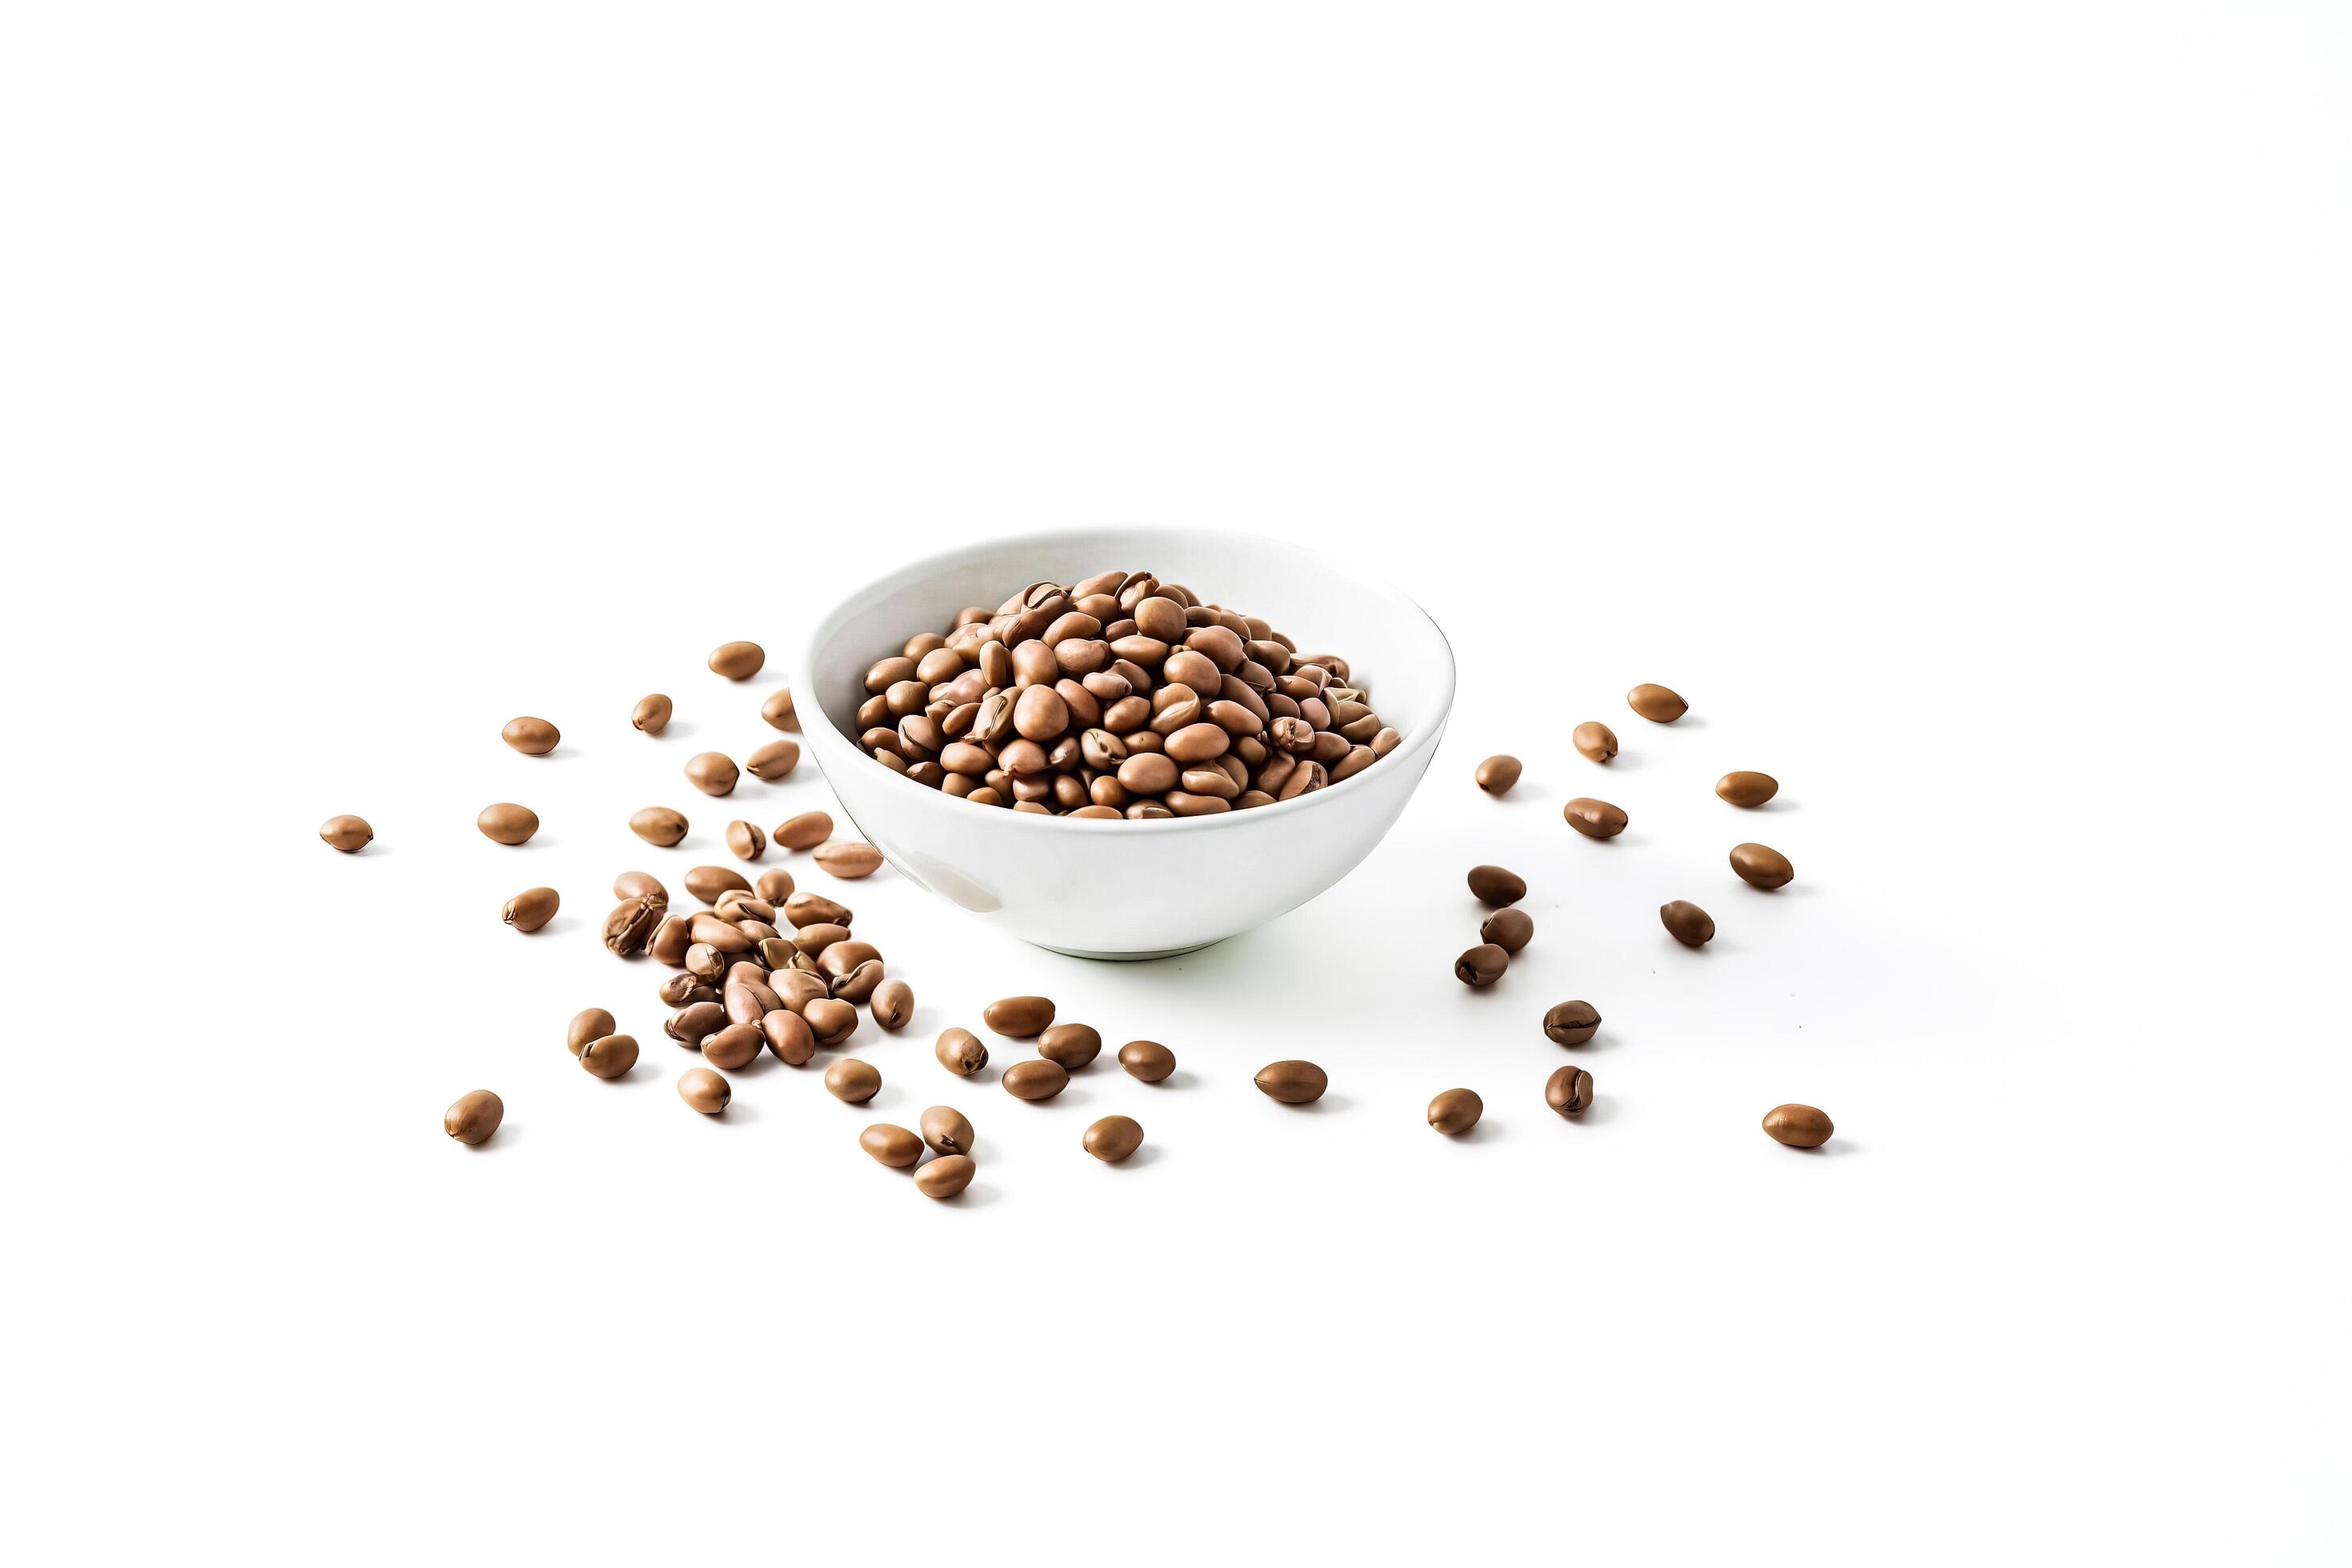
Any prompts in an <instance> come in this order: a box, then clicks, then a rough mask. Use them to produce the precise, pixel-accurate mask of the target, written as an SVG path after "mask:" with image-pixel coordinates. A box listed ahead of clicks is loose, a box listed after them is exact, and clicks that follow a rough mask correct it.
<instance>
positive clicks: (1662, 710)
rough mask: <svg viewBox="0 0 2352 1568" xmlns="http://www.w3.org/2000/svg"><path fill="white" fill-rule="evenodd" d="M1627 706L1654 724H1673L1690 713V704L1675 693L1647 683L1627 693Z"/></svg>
mask: <svg viewBox="0 0 2352 1568" xmlns="http://www.w3.org/2000/svg"><path fill="white" fill-rule="evenodd" d="M1625 705H1626V706H1627V707H1629V708H1631V709H1633V711H1634V712H1636V713H1639V714H1640V715H1641V716H1642V717H1643V718H1644V719H1647V720H1648V721H1650V722H1651V723H1653V724H1671V723H1673V722H1674V721H1675V720H1677V719H1679V718H1681V717H1682V716H1683V715H1684V714H1685V713H1687V712H1689V711H1690V704H1689V703H1687V702H1685V701H1684V700H1682V699H1681V698H1680V697H1679V696H1677V695H1675V693H1674V692H1673V691H1670V690H1668V689H1666V688H1665V687H1663V686H1653V685H1651V684H1649V683H1648V682H1647V681H1644V682H1643V684H1641V685H1639V686H1637V687H1635V688H1633V690H1631V691H1628V692H1627V693H1625Z"/></svg>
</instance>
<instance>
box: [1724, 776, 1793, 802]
mask: <svg viewBox="0 0 2352 1568" xmlns="http://www.w3.org/2000/svg"><path fill="white" fill-rule="evenodd" d="M1715 793H1716V794H1717V795H1721V796H1722V797H1723V798H1724V799H1726V800H1727V801H1729V802H1730V803H1731V804H1732V805H1763V804H1764V803H1765V802H1766V801H1768V800H1770V799H1771V798H1772V797H1773V796H1774V795H1779V794H1780V780H1779V779H1776V778H1774V777H1773V776H1772V775H1771V774H1770V773H1726V774H1724V775H1723V776H1722V777H1721V778H1719V779H1717V780H1716V781H1715Z"/></svg>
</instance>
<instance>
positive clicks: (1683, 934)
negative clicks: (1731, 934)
mask: <svg viewBox="0 0 2352 1568" xmlns="http://www.w3.org/2000/svg"><path fill="white" fill-rule="evenodd" d="M1658 919H1659V921H1662V922H1663V923H1664V926H1665V928H1666V934H1667V935H1668V936H1671V937H1673V938H1674V939H1675V941H1676V942H1681V943H1682V944H1683V945H1684V946H1685V947H1699V946H1702V945H1704V944H1705V943H1706V942H1709V941H1711V940H1712V939H1713V938H1714V936H1715V921H1714V920H1713V918H1712V917H1710V916H1709V915H1708V914H1707V912H1706V910H1703V909H1700V908H1699V907H1698V906H1697V905H1696V904H1694V903H1692V902H1691V901H1690V900H1687V899H1676V900H1674V901H1673V902H1671V903H1664V904H1660V905H1659V906H1658Z"/></svg>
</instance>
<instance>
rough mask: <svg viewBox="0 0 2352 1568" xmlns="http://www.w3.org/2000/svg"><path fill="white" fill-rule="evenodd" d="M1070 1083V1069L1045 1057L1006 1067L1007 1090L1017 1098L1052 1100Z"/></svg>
mask: <svg viewBox="0 0 2352 1568" xmlns="http://www.w3.org/2000/svg"><path fill="white" fill-rule="evenodd" d="M1069 1084H1070V1074H1069V1069H1067V1068H1065V1067H1063V1066H1062V1064H1061V1063H1059V1062H1056V1061H1048V1060H1046V1059H1045V1058H1044V1057H1032V1058H1029V1059H1028V1060H1026V1061H1018V1062H1014V1063H1013V1065H1012V1066H1011V1067H1009V1068H1005V1069H1004V1089H1005V1092H1006V1093H1008V1094H1010V1095H1012V1096H1013V1099H1015V1100H1051V1099H1053V1098H1054V1097H1055V1095H1057V1094H1059V1093H1061V1092H1062V1090H1064V1089H1067V1088H1068V1087H1069Z"/></svg>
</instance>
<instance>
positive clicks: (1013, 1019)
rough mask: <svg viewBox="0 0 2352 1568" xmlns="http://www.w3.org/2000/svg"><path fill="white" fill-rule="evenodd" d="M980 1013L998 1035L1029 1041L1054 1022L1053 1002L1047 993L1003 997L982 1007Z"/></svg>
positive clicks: (983, 1020) (984, 1021)
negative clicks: (1045, 994)
mask: <svg viewBox="0 0 2352 1568" xmlns="http://www.w3.org/2000/svg"><path fill="white" fill-rule="evenodd" d="M980 1016H981V1019H982V1022H983V1023H985V1024H987V1026H989V1027H990V1028H992V1029H993V1030H995V1031H996V1032H997V1033H998V1034H1000V1035H1003V1036H1006V1037H1010V1038H1012V1039H1015V1040H1026V1039H1029V1038H1032V1037H1034V1036H1036V1035H1039V1034H1042V1033H1044V1032H1045V1028H1046V1026H1048V1025H1050V1024H1052V1023H1053V1021H1054V1004H1053V1001H1052V1000H1051V999H1050V998H1048V997H1045V996H1004V997H1000V998H998V999H997V1000H996V1001H993V1002H991V1003H990V1004H989V1005H987V1006H985V1007H983V1008H982V1009H981V1013H980Z"/></svg>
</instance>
